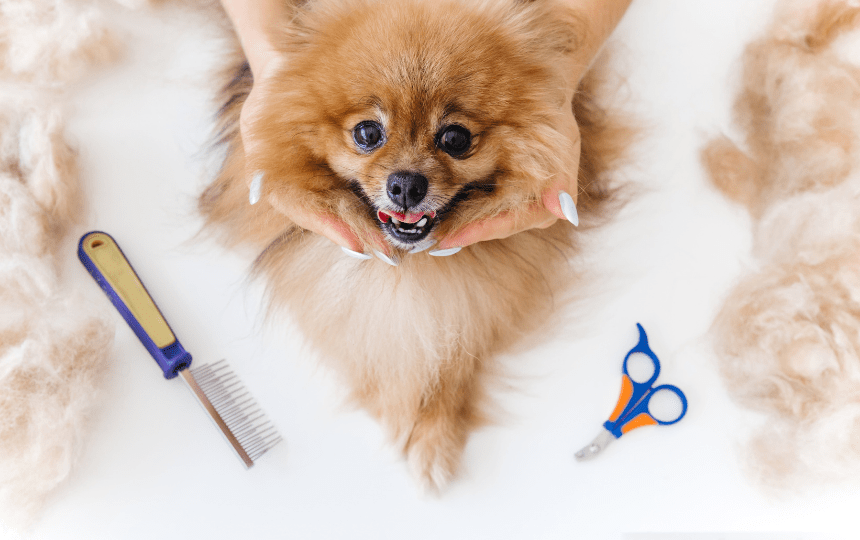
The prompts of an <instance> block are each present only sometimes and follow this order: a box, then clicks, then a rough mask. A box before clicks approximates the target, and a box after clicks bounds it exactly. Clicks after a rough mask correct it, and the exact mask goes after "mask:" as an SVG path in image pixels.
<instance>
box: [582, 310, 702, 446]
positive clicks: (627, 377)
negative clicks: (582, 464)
mask: <svg viewBox="0 0 860 540" xmlns="http://www.w3.org/2000/svg"><path fill="white" fill-rule="evenodd" d="M636 327H637V328H638V329H639V343H637V344H636V346H635V347H633V348H632V349H630V352H628V353H627V356H625V357H624V363H623V365H622V375H621V395H620V396H618V403H617V404H616V405H615V410H614V411H612V414H611V415H610V416H609V420H607V421H606V422H604V424H603V428H604V429H603V430H602V431H601V432H600V435H598V436H597V437H596V438H595V439H594V441H592V442H591V444H589V445H588V446H586V447H585V448H583V449H582V450H580V451H579V452H577V453H576V454H575V456H576V459H577V461H586V460H588V459H591V458H593V457H595V456H597V455H598V454H600V453H601V452H602V451H603V449H604V448H606V447H607V446H609V443H611V442H612V441H614V440H615V439H618V438H620V437H621V436H622V435H623V434H625V433H627V432H629V431H631V430H633V429H636V428H638V427H642V426H652V425H661V426H668V425H670V424H674V423H676V422H678V421H679V420H681V418H683V417H684V415H685V414H687V397H686V396H685V395H684V393H683V392H681V390H680V389H679V388H678V387H677V386H673V385H671V384H662V385H660V386H656V387H655V386H653V385H654V381H656V380H657V377H658V376H659V375H660V361H659V360H658V359H657V355H656V354H654V352H653V351H652V350H651V347H649V346H648V335H647V334H646V333H645V329H644V328H642V325H641V324H637V325H636ZM631 361H632V362H634V364H635V365H631V364H630V363H631ZM649 364H650V368H649ZM648 373H651V374H650V375H648ZM673 395H674V397H676V398H677V399H678V400H679V401H680V405H681V407H680V409H681V410H680V413H678V412H677V404H676V403H673V405H675V407H674V408H675V410H673V411H666V412H663V411H661V412H657V411H652V410H651V408H650V407H649V405H650V403H651V400H652V398H654V397H655V396H659V397H658V399H660V400H665V399H666V398H668V399H670V400H672V401H673V402H674V398H673Z"/></svg>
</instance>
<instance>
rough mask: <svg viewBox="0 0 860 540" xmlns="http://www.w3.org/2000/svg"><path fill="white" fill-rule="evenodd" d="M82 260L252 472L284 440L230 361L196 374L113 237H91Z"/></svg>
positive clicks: (83, 242) (161, 364)
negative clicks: (258, 462)
mask: <svg viewBox="0 0 860 540" xmlns="http://www.w3.org/2000/svg"><path fill="white" fill-rule="evenodd" d="M78 257H79V258H80V259H81V262H82V263H83V264H84V266H85V267H86V269H87V271H89V273H90V275H92V276H93V278H94V279H95V280H96V282H97V283H98V284H99V286H100V287H101V288H102V290H103V291H104V292H105V293H106V294H107V295H108V298H110V301H111V302H112V303H113V305H114V307H116V309H117V310H118V311H119V312H120V314H121V315H122V316H123V318H124V319H125V321H126V322H127V323H128V325H129V326H130V327H131V329H132V330H134V333H135V334H136V335H137V337H138V338H139V339H140V341H141V343H143V346H144V347H146V350H147V351H149V354H150V355H151V356H152V357H153V358H154V359H155V362H156V363H157V364H158V367H159V368H161V370H162V371H163V372H164V377H165V378H166V379H173V378H175V377H176V376H177V375H179V376H181V378H182V380H183V381H185V383H186V384H187V385H188V388H190V389H191V392H192V393H193V394H194V397H195V398H197V401H199V402H200V404H201V405H202V406H203V408H204V409H205V410H206V412H207V413H209V416H210V417H211V418H212V420H213V421H214V422H215V425H216V426H218V429H220V430H221V433H222V434H223V435H224V437H225V438H226V439H227V442H228V443H230V446H231V447H232V448H233V450H234V451H235V452H236V455H237V456H239V459H241V460H242V462H243V463H244V464H245V467H246V468H250V467H251V466H252V465H254V462H255V461H256V460H257V459H258V458H259V457H260V456H262V455H263V454H264V453H265V452H266V451H267V450H269V449H270V448H272V447H273V446H274V445H275V444H277V443H278V442H279V441H280V440H281V437H280V435H278V432H277V430H276V429H275V427H274V426H273V425H272V424H271V422H269V421H268V420H267V419H266V417H265V415H264V414H263V412H262V411H261V410H260V408H259V407H257V404H256V403H255V402H254V400H253V398H251V396H250V395H249V394H248V392H247V391H245V390H244V387H243V386H242V383H241V382H240V381H239V379H238V378H237V377H236V375H234V374H233V373H232V372H231V371H230V368H229V366H228V365H227V362H226V361H225V360H220V361H218V362H215V363H214V364H207V365H202V366H195V367H194V368H193V369H192V368H191V355H190V354H189V353H188V352H187V351H186V350H185V348H184V347H183V346H182V344H181V343H179V340H178V339H176V336H175V335H174V334H173V330H171V328H170V326H169V325H168V324H167V321H166V320H165V318H164V316H163V315H162V314H161V311H159V309H158V306H156V305H155V302H154V301H153V300H152V297H151V296H150V295H149V293H148V292H147V290H146V287H144V286H143V283H142V282H141V281H140V278H139V277H138V276H137V273H136V272H135V271H134V269H133V268H132V267H131V264H130V263H129V262H128V259H126V257H125V254H123V252H122V250H121V249H120V248H119V246H118V245H117V243H116V241H115V240H114V239H113V238H112V237H111V236H110V235H109V234H106V233H103V232H99V231H93V232H89V233H87V234H85V235H84V236H83V237H81V241H80V244H79V245H78Z"/></svg>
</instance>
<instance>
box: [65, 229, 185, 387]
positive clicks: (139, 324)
mask: <svg viewBox="0 0 860 540" xmlns="http://www.w3.org/2000/svg"><path fill="white" fill-rule="evenodd" d="M78 258H79V259H80V260H81V262H82V263H83V265H84V267H86V269H87V271H88V272H89V273H90V275H92V276H93V278H94V279H95V280H96V283H98V284H99V286H100V287H101V288H102V290H103V291H104V292H105V294H107V296H108V298H109V299H110V301H111V302H112V303H113V305H114V307H116V309H117V311H119V312H120V314H121V315H122V317H123V318H124V319H125V322H127V323H128V325H129V326H130V327H131V329H132V330H133V331H134V333H135V335H137V337H138V339H140V342H141V343H143V346H144V347H146V350H147V351H149V354H150V355H151V356H152V358H154V359H155V362H156V363H157V364H158V367H159V368H161V371H163V372H164V377H165V378H167V379H172V378H174V377H176V375H178V374H179V372H180V371H182V370H183V369H185V368H187V367H189V366H190V365H191V355H190V354H189V353H188V352H187V351H186V350H185V348H184V347H183V346H182V344H181V343H179V340H178V339H176V336H175V335H174V333H173V330H171V328H170V325H168V324H167V320H165V318H164V316H163V315H162V314H161V311H160V310H159V309H158V306H156V305H155V302H154V301H153V300H152V297H151V296H150V295H149V293H148V292H147V290H146V287H144V286H143V282H141V280H140V278H139V277H138V276H137V273H136V272H135V271H134V269H133V268H132V267H131V264H130V263H129V262H128V259H126V257H125V254H124V253H123V252H122V250H121V249H120V248H119V246H118V245H117V243H116V241H115V240H114V239H113V238H112V237H111V236H110V235H109V234H107V233H104V232H101V231H93V232H89V233H87V234H85V235H84V236H82V237H81V241H80V243H79V244H78Z"/></svg>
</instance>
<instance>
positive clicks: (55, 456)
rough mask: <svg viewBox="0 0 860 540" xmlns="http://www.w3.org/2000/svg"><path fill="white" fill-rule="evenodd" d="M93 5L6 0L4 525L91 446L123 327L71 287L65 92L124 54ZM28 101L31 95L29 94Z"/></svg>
mask: <svg viewBox="0 0 860 540" xmlns="http://www.w3.org/2000/svg"><path fill="white" fill-rule="evenodd" d="M117 45H118V42H117V41H116V39H115V38H114V37H113V34H111V32H109V31H108V29H107V27H106V24H105V20H104V18H103V17H102V14H101V11H100V10H99V9H97V8H96V6H94V5H93V3H91V2H86V1H72V0H8V1H4V2H0V78H2V83H0V92H2V93H3V94H4V99H3V103H2V106H0V519H3V520H4V521H5V522H6V524H7V525H10V526H19V525H26V524H27V523H28V522H30V521H31V520H32V519H33V518H34V517H35V515H36V513H37V511H38V509H39V508H40V507H41V504H42V502H43V501H44V500H45V498H46V497H47V496H48V494H50V493H51V491H53V490H54V489H55V488H56V487H57V486H59V485H60V484H61V483H62V482H63V481H64V480H65V479H66V478H67V477H68V475H69V473H70V471H71V468H72V467H73V465H74V463H75V462H76V460H77V458H78V457H79V456H80V454H81V451H82V449H83V443H84V437H85V434H86V432H87V429H86V427H87V419H88V417H89V415H90V414H91V412H92V410H93V407H94V406H95V404H96V402H97V401H96V398H97V395H98V392H97V390H98V386H99V381H100V380H101V374H102V373H103V371H104V370H105V369H106V367H107V355H108V353H109V351H110V346H111V343H112V339H113V338H112V330H111V326H110V325H109V324H108V323H107V322H106V321H104V320H103V319H101V318H100V317H98V316H95V315H93V314H90V313H88V312H87V311H86V310H84V309H82V308H81V305H82V304H85V302H84V301H82V300H80V299H78V298H76V297H74V296H73V295H72V294H71V293H69V291H67V290H65V289H64V288H63V286H62V285H61V280H60V277H59V275H58V270H57V262H56V255H57V253H58V250H59V249H61V248H62V247H64V238H65V234H66V232H67V231H68V229H69V227H70V225H72V224H73V223H74V222H75V220H76V219H77V218H78V217H79V216H80V214H81V196H80V186H79V183H78V180H79V178H78V169H77V160H76V154H75V152H74V151H73V149H72V148H71V147H70V146H69V145H68V143H67V142H66V139H65V135H64V119H63V115H62V114H61V112H60V111H61V110H62V109H63V104H64V101H63V92H62V91H63V89H64V88H65V85H67V84H68V83H70V82H72V81H74V80H76V79H78V78H80V77H81V76H82V75H83V74H84V73H85V72H86V71H87V70H89V69H90V68H91V67H92V66H94V65H98V64H102V63H104V62H106V61H108V60H110V59H113V58H115V57H116V55H117ZM23 96H26V97H23Z"/></svg>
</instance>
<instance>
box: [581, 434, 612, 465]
mask: <svg viewBox="0 0 860 540" xmlns="http://www.w3.org/2000/svg"><path fill="white" fill-rule="evenodd" d="M614 440H615V435H613V434H612V433H610V432H609V430H607V429H604V430H602V431H601V432H600V435H598V436H597V437H595V438H594V440H593V441H591V444H589V445H588V446H586V447H585V448H583V449H582V450H580V451H579V452H577V453H576V454H574V457H576V461H588V460H589V459H592V458H594V457H596V456H597V454H599V453H600V452H602V451H603V449H604V448H606V447H607V446H609V443H611V442H612V441H614Z"/></svg>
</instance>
